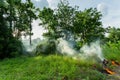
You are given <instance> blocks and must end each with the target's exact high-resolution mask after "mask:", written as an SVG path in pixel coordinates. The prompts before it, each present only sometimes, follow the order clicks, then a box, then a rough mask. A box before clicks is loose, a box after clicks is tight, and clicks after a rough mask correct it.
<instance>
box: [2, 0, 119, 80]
mask: <svg viewBox="0 0 120 80" xmlns="http://www.w3.org/2000/svg"><path fill="white" fill-rule="evenodd" d="M101 18H102V14H101V13H100V12H98V11H97V9H96V8H89V9H85V10H83V11H81V10H79V7H78V6H75V7H72V6H70V5H69V2H68V1H67V0H64V1H62V0H61V1H60V3H59V4H58V6H57V8H56V9H55V10H53V9H51V8H46V7H44V8H43V9H39V8H36V7H35V6H34V4H33V3H32V2H31V0H26V1H25V2H22V0H0V59H1V60H0V80H30V79H31V80H61V79H63V80H107V79H108V80H109V79H110V78H111V77H112V76H111V77H110V76H108V75H104V74H103V73H101V72H100V71H99V70H101V69H102V66H101V64H98V62H96V61H95V60H94V59H93V60H90V61H88V60H84V61H83V60H74V59H72V58H69V57H66V56H62V55H58V54H57V53H59V52H58V51H57V45H58V44H59V39H60V38H62V39H64V40H66V41H72V42H74V43H75V46H74V47H75V50H79V49H80V48H81V47H82V46H83V45H84V44H86V43H88V45H89V44H90V43H91V42H94V41H96V40H100V41H101V47H102V50H103V55H104V56H105V58H107V59H108V60H112V59H113V60H116V61H120V57H119V55H120V52H119V50H120V28H115V27H112V26H109V27H107V28H104V27H103V25H102V22H101ZM36 19H40V20H41V21H40V22H39V24H40V25H42V27H43V28H44V29H46V32H45V33H44V34H43V36H44V40H43V41H41V42H40V43H39V44H38V46H37V47H36V49H35V51H34V52H31V54H35V55H37V57H36V56H35V57H23V56H24V55H22V56H21V54H22V53H23V52H24V50H25V49H24V46H23V44H22V42H21V36H29V40H30V41H29V42H30V44H31V36H32V35H33V33H32V29H33V28H34V26H32V25H31V24H32V21H33V20H36ZM106 33H107V34H109V35H108V36H107V37H106V36H105V35H106ZM44 54H46V55H44ZM50 54H52V55H50ZM38 55H39V56H38ZM16 56H17V58H12V59H9V58H11V57H16ZM94 64H96V67H97V69H96V68H94V67H93V65H94ZM112 78H114V77H112ZM115 79H116V78H115ZM115 79H113V80H115Z"/></svg>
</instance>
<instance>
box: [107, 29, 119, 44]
mask: <svg viewBox="0 0 120 80" xmlns="http://www.w3.org/2000/svg"><path fill="white" fill-rule="evenodd" d="M107 33H108V34H109V35H108V37H107V41H111V42H112V43H118V41H120V28H115V27H113V28H112V27H108V28H107Z"/></svg>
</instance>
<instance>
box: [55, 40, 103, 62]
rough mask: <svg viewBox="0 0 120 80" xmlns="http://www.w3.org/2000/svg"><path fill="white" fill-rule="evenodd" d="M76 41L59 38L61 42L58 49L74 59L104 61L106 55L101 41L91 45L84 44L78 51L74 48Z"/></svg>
mask: <svg viewBox="0 0 120 80" xmlns="http://www.w3.org/2000/svg"><path fill="white" fill-rule="evenodd" d="M74 45H75V43H73V42H70V41H66V40H64V39H59V44H58V46H57V50H58V51H59V52H60V53H61V54H63V55H67V56H71V57H73V58H74V59H90V58H94V59H96V58H97V59H98V60H99V61H103V60H104V57H103V54H102V49H101V47H100V41H96V42H93V43H90V45H87V44H86V45H84V46H83V47H82V48H81V49H80V51H76V50H75V49H74Z"/></svg>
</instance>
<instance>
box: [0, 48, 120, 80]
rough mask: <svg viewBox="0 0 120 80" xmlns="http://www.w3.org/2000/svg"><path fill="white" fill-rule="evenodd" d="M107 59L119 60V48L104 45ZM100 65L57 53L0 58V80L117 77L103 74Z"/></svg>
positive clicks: (113, 78)
mask: <svg viewBox="0 0 120 80" xmlns="http://www.w3.org/2000/svg"><path fill="white" fill-rule="evenodd" d="M103 53H104V56H105V58H107V59H108V60H110V59H114V60H117V61H120V58H119V49H117V48H113V47H111V48H110V47H107V46H106V47H103ZM102 70H103V67H102V64H101V63H99V62H97V61H95V60H94V59H93V60H80V59H79V60H75V59H72V58H70V57H66V56H60V55H48V56H43V55H41V56H36V57H35V56H34V57H27V56H21V57H17V58H11V59H8V58H6V59H4V60H0V80H119V79H120V78H116V77H114V76H111V75H108V74H105V73H102Z"/></svg>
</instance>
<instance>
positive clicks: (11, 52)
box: [0, 37, 22, 59]
mask: <svg viewBox="0 0 120 80" xmlns="http://www.w3.org/2000/svg"><path fill="white" fill-rule="evenodd" d="M0 42H3V43H1V44H0V59H3V58H6V57H9V58H10V57H16V56H18V55H20V54H21V53H22V43H21V41H19V40H17V39H16V38H14V37H12V38H10V39H9V40H2V39H0Z"/></svg>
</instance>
